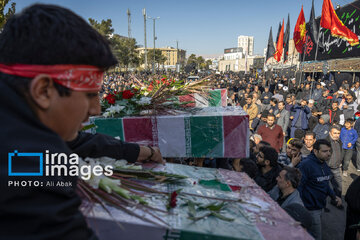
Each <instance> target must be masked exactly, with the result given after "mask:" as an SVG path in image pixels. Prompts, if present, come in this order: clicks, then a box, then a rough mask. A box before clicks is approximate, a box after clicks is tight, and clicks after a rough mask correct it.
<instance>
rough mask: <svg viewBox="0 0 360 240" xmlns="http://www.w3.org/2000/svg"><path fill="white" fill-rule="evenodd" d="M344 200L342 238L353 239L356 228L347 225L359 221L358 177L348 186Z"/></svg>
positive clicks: (359, 187)
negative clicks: (344, 222)
mask: <svg viewBox="0 0 360 240" xmlns="http://www.w3.org/2000/svg"><path fill="white" fill-rule="evenodd" d="M345 201H346V203H347V210H346V229H345V236H344V239H355V238H356V229H349V226H351V225H353V224H358V223H359V222H360V177H357V178H356V179H355V180H354V181H353V182H352V183H351V184H350V186H349V188H348V190H347V192H346V195H345Z"/></svg>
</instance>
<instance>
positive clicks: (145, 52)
mask: <svg viewBox="0 0 360 240" xmlns="http://www.w3.org/2000/svg"><path fill="white" fill-rule="evenodd" d="M143 15H144V45H145V51H144V54H145V70H147V46H146V9H145V8H143Z"/></svg>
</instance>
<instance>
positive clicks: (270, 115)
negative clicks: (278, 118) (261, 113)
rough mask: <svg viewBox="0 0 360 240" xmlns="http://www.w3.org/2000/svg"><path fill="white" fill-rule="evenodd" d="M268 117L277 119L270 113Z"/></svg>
mask: <svg viewBox="0 0 360 240" xmlns="http://www.w3.org/2000/svg"><path fill="white" fill-rule="evenodd" d="M267 117H273V118H275V115H274V114H273V113H269V114H268V115H267Z"/></svg>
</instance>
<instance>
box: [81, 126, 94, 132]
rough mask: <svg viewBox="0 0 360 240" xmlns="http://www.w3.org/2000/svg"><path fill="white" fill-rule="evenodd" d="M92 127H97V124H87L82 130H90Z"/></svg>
mask: <svg viewBox="0 0 360 240" xmlns="http://www.w3.org/2000/svg"><path fill="white" fill-rule="evenodd" d="M91 128H96V125H95V124H90V125H87V126H85V127H83V128H82V129H81V131H86V130H89V129H91Z"/></svg>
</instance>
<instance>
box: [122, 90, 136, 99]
mask: <svg viewBox="0 0 360 240" xmlns="http://www.w3.org/2000/svg"><path fill="white" fill-rule="evenodd" d="M133 96H134V93H132V92H131V91H130V90H125V91H123V93H122V98H123V99H130V98H132V97H133Z"/></svg>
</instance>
